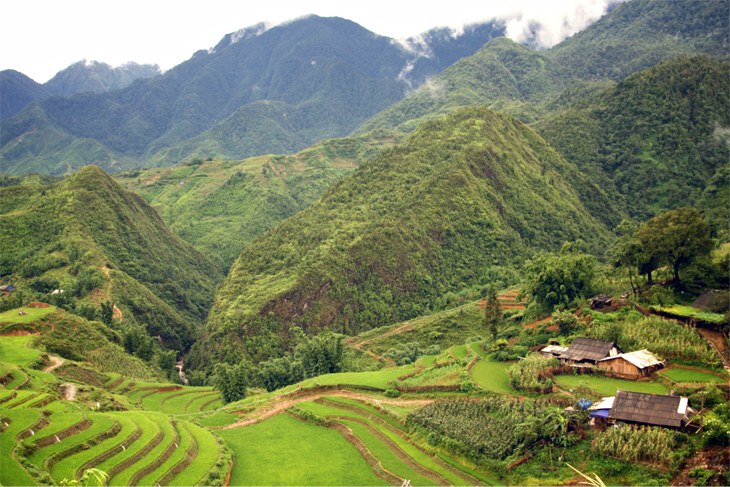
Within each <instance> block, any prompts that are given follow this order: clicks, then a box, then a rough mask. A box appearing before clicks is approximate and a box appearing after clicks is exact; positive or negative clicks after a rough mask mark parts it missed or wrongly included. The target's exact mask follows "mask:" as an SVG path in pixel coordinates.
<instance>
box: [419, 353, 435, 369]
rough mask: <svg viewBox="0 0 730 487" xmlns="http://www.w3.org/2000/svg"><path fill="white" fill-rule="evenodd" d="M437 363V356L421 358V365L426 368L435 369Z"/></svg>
mask: <svg viewBox="0 0 730 487" xmlns="http://www.w3.org/2000/svg"><path fill="white" fill-rule="evenodd" d="M435 363H436V355H426V356H425V357H421V364H422V365H423V366H424V367H433V364H435Z"/></svg>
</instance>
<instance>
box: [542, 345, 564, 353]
mask: <svg viewBox="0 0 730 487" xmlns="http://www.w3.org/2000/svg"><path fill="white" fill-rule="evenodd" d="M566 350H568V347H561V346H560V345H548V346H547V347H545V348H543V349H542V350H540V351H541V352H545V353H553V354H561V353H563V352H565V351H566Z"/></svg>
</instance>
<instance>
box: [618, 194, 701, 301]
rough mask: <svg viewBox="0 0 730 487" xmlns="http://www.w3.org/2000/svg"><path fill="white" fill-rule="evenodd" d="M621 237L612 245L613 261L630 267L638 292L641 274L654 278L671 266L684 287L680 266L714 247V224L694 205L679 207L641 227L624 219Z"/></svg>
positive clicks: (677, 283)
mask: <svg viewBox="0 0 730 487" xmlns="http://www.w3.org/2000/svg"><path fill="white" fill-rule="evenodd" d="M615 231H616V233H617V234H618V235H619V238H618V239H616V241H615V242H614V244H613V245H612V247H611V253H610V255H611V263H612V264H613V265H614V266H615V267H617V268H625V269H626V270H627V271H628V275H629V281H630V282H631V287H632V290H633V291H634V293H636V292H638V289H639V281H638V276H639V275H645V276H646V278H647V282H648V283H651V282H652V272H654V271H655V270H656V269H658V268H660V267H663V266H669V267H671V268H672V271H673V274H674V285H675V286H677V287H681V285H682V282H681V280H680V270H682V269H686V268H687V267H688V266H690V265H691V264H692V263H694V262H696V261H698V260H700V259H703V258H707V257H708V256H709V255H710V251H711V250H712V248H713V247H714V243H713V241H712V239H711V238H710V227H709V225H707V224H706V223H705V222H704V221H703V220H702V216H701V215H700V213H699V212H698V211H697V210H695V209H694V208H679V209H677V210H673V211H669V212H667V213H664V214H662V215H659V216H657V217H654V218H652V219H651V220H649V221H647V222H645V223H644V224H643V225H641V227H639V226H637V225H635V224H634V223H632V222H630V221H628V220H624V221H622V222H621V224H620V225H619V226H618V227H617V228H616V230H615Z"/></svg>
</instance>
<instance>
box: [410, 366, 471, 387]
mask: <svg viewBox="0 0 730 487" xmlns="http://www.w3.org/2000/svg"><path fill="white" fill-rule="evenodd" d="M460 373H461V365H459V364H458V363H453V364H451V365H446V366H444V367H439V368H437V369H435V368H430V369H424V370H423V372H420V373H419V374H418V375H414V376H413V377H409V378H408V379H406V380H404V381H403V385H404V386H425V385H446V384H457V383H458V382H459V374H460Z"/></svg>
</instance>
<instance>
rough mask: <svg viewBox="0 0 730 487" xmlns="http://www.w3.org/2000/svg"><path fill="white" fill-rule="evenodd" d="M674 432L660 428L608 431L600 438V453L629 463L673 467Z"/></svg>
mask: <svg viewBox="0 0 730 487" xmlns="http://www.w3.org/2000/svg"><path fill="white" fill-rule="evenodd" d="M676 443H677V442H676V433H675V432H674V431H671V430H668V429H665V428H657V427H647V426H644V427H637V426H625V427H623V428H608V429H607V430H606V431H604V432H603V433H600V434H598V435H596V439H595V442H594V446H593V449H594V451H595V452H596V453H600V454H601V455H606V456H610V457H615V458H621V459H625V460H629V461H642V462H647V463H651V464H653V465H656V466H670V465H671V464H672V462H673V461H674V459H675V455H674V454H673V451H674V448H675V446H676Z"/></svg>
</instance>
